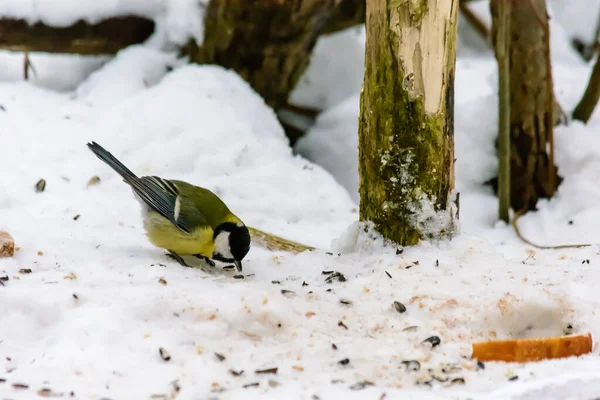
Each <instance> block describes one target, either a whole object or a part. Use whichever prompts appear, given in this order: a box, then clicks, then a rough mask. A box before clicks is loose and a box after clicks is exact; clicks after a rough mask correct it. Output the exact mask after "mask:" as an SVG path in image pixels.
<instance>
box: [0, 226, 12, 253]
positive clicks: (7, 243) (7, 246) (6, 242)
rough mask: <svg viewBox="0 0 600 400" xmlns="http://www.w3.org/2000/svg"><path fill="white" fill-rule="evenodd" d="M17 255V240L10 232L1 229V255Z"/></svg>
mask: <svg viewBox="0 0 600 400" xmlns="http://www.w3.org/2000/svg"><path fill="white" fill-rule="evenodd" d="M14 255H15V240H14V239H13V238H12V236H10V235H9V234H8V232H5V231H0V257H12V256H14Z"/></svg>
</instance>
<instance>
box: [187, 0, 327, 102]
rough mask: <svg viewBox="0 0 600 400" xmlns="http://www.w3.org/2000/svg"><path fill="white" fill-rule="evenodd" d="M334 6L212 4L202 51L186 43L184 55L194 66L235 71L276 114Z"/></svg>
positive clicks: (240, 0)
mask: <svg viewBox="0 0 600 400" xmlns="http://www.w3.org/2000/svg"><path fill="white" fill-rule="evenodd" d="M337 1H338V0H286V1H276V0H268V1H265V0H262V1H256V0H255V1H253V2H249V1H247V0H218V1H214V0H213V1H211V2H210V3H209V5H208V7H207V9H206V15H205V34H204V42H203V44H202V47H201V48H200V47H198V46H196V45H195V44H194V43H192V42H190V43H189V44H188V46H187V48H186V52H187V53H188V54H189V56H190V58H191V59H192V61H194V62H198V63H208V64H218V65H221V66H223V67H225V68H231V69H233V70H235V71H236V72H237V73H238V74H239V75H240V76H241V77H242V78H244V79H245V80H246V81H247V82H248V83H250V85H251V86H252V87H253V88H254V90H256V91H257V92H258V93H259V94H260V95H261V96H262V97H263V98H264V99H265V101H266V103H267V104H269V105H270V106H272V107H273V108H274V109H278V108H280V107H281V106H283V105H285V104H286V103H287V99H288V96H289V94H290V92H291V91H292V89H293V88H294V86H295V85H296V83H297V82H298V80H299V79H300V76H301V75H302V73H303V72H304V70H305V69H306V67H307V66H308V63H309V61H310V55H311V53H312V49H313V47H314V46H315V43H316V41H317V38H318V37H319V34H320V33H321V32H322V31H323V28H324V26H325V24H326V23H327V22H328V20H329V18H330V16H331V15H332V12H333V10H334V8H335V6H336V5H337Z"/></svg>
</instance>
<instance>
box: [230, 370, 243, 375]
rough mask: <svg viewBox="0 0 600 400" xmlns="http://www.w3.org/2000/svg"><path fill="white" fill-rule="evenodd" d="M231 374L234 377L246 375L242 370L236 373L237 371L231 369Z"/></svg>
mask: <svg viewBox="0 0 600 400" xmlns="http://www.w3.org/2000/svg"><path fill="white" fill-rule="evenodd" d="M229 373H230V374H231V375H233V376H241V375H242V374H243V373H244V370H243V369H242V370H240V371H235V370H233V369H230V370H229Z"/></svg>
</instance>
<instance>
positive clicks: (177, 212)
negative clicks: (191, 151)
mask: <svg viewBox="0 0 600 400" xmlns="http://www.w3.org/2000/svg"><path fill="white" fill-rule="evenodd" d="M132 187H133V189H134V190H135V192H136V193H137V194H138V196H139V197H140V198H141V199H142V200H143V201H144V203H146V204H147V205H148V206H149V207H150V208H151V209H152V210H154V211H156V212H157V213H159V214H160V215H162V216H163V217H165V218H166V219H168V220H169V221H171V222H172V223H173V224H174V225H176V226H177V227H178V228H179V229H181V230H182V231H184V232H186V233H190V232H191V231H192V228H194V227H196V226H198V225H203V224H204V223H205V222H204V223H203V221H205V218H204V217H203V215H202V214H201V213H200V212H199V211H197V210H195V209H194V208H190V207H188V205H187V203H188V202H187V201H186V200H185V199H182V198H181V197H180V195H179V189H178V188H177V186H176V185H175V184H174V183H173V182H171V181H170V180H168V179H163V178H159V177H157V176H143V177H141V178H140V179H139V180H137V182H136V183H135V184H132ZM183 209H185V213H182V212H181V211H182V210H183ZM184 214H185V216H184Z"/></svg>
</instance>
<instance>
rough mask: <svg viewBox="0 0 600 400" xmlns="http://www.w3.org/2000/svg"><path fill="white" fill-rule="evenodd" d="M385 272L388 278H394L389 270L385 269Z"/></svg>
mask: <svg viewBox="0 0 600 400" xmlns="http://www.w3.org/2000/svg"><path fill="white" fill-rule="evenodd" d="M385 274H386V275H387V276H388V278H390V279H392V275H390V273H389V272H387V271H385Z"/></svg>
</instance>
